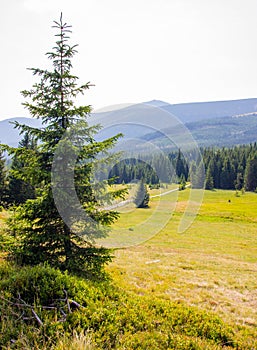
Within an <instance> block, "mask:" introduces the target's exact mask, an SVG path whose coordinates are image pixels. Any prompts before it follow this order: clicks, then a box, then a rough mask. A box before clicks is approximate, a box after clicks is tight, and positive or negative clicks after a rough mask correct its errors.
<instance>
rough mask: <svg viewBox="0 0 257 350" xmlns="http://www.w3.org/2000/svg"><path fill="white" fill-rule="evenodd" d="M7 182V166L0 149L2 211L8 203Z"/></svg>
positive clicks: (0, 198)
mask: <svg viewBox="0 0 257 350" xmlns="http://www.w3.org/2000/svg"><path fill="white" fill-rule="evenodd" d="M6 192H7V184H6V166H5V159H4V156H3V153H2V151H1V149H0V211H1V208H2V207H4V206H5V205H6V194H7V193H6Z"/></svg>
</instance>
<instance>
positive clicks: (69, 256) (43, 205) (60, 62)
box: [6, 15, 123, 275]
mask: <svg viewBox="0 0 257 350" xmlns="http://www.w3.org/2000/svg"><path fill="white" fill-rule="evenodd" d="M53 28H55V30H57V34H56V35H55V36H56V37H57V40H56V44H55V46H54V47H53V50H52V52H48V53H47V54H46V55H47V57H48V58H49V59H50V61H51V62H52V70H51V71H49V70H45V69H40V68H31V71H32V73H33V75H34V76H36V77H37V78H38V81H37V82H36V83H35V84H34V85H33V87H32V89H31V90H25V91H22V95H23V96H24V98H25V99H26V101H25V103H24V106H25V108H27V109H28V111H29V112H30V114H31V115H32V117H35V118H40V119H41V120H42V123H43V127H42V128H40V129H37V128H32V127H29V126H27V125H21V124H19V123H16V127H17V128H19V129H20V131H21V132H22V133H27V134H28V135H29V137H32V138H34V139H36V141H37V143H38V146H37V147H36V148H35V149H26V148H10V147H9V148H8V147H6V148H7V149H8V150H9V152H10V153H11V154H12V155H14V156H15V157H16V159H18V160H19V161H20V162H23V163H25V164H27V167H26V169H24V171H23V176H22V180H24V181H26V182H30V183H31V184H32V185H33V187H34V188H35V195H36V198H35V199H28V200H27V201H26V202H25V203H24V204H21V205H20V206H19V207H18V209H17V210H16V211H15V213H14V215H13V217H12V218H11V220H10V221H9V228H10V230H11V231H12V232H13V233H14V234H15V235H16V238H17V245H16V247H15V249H14V252H13V253H14V256H15V257H16V258H17V259H18V261H19V262H20V263H22V264H33V265H34V264H38V263H43V262H48V263H49V264H50V265H52V266H55V267H59V268H61V269H67V270H70V271H74V272H83V273H86V274H97V275H98V274H99V273H100V272H101V271H102V267H103V266H104V264H105V263H107V262H108V261H110V260H111V252H110V250H108V249H106V248H104V247H96V246H95V245H94V240H93V238H94V234H97V235H101V234H105V231H104V229H103V228H104V227H108V226H109V225H110V224H111V223H112V222H113V221H114V220H116V219H117V218H118V213H117V212H115V211H105V210H101V207H100V205H99V203H98V201H97V200H96V198H97V195H98V193H97V191H98V190H99V191H101V188H100V187H101V186H105V184H106V182H104V183H102V184H101V186H100V185H98V186H96V187H95V188H94V187H93V185H92V184H91V175H92V172H93V171H94V168H95V164H96V163H97V162H98V160H97V158H98V157H100V156H101V155H102V154H107V151H108V150H109V149H110V148H112V147H113V146H114V144H115V142H116V141H117V140H118V138H119V137H120V135H116V136H114V137H112V138H109V139H107V140H104V141H102V142H96V141H95V139H94V137H95V134H96V133H97V132H98V130H99V127H98V126H95V127H92V126H89V125H88V123H87V118H88V115H89V114H90V112H91V107H90V106H88V105H87V106H77V105H76V104H75V101H76V97H77V96H78V95H79V94H84V92H85V91H86V90H87V89H89V87H90V83H86V84H84V85H79V84H78V77H77V76H75V75H73V74H72V73H71V70H72V58H73V56H74V55H75V54H76V52H77V51H76V47H77V45H74V46H72V45H70V44H69V41H70V38H69V35H70V33H71V26H69V25H67V24H66V23H64V22H63V20H62V15H61V18H60V20H59V21H58V22H54V26H53ZM74 130H75V131H74ZM69 132H70V133H71V134H74V133H75V139H76V140H77V141H76V142H77V144H71V143H69V140H68V141H67V142H66V144H65V142H64V143H62V142H63V138H64V136H65V135H66V134H69ZM60 145H61V146H60ZM69 145H70V148H69ZM62 146H63V147H64V148H63V149H62ZM66 146H67V147H66ZM74 147H75V148H76V150H75V153H76V152H77V153H76V159H77V161H76V166H75V168H74V169H72V172H73V179H72V180H73V181H74V183H73V184H74V186H75V189H76V194H77V197H78V199H79V200H80V203H81V207H82V208H83V210H84V211H85V213H87V217H89V218H90V219H92V220H91V221H90V220H89V221H88V222H87V224H86V225H84V228H83V235H81V236H80V235H78V234H77V232H76V230H75V229H73V228H72V227H70V226H69V225H68V224H67V222H66V221H64V220H63V217H62V216H61V215H60V213H59V211H58V210H57V207H56V205H55V198H54V195H53V188H52V183H51V181H52V179H51V177H52V173H51V170H52V166H53V160H54V157H55V152H57V150H59V157H60V158H61V157H62V156H63V160H64V161H66V165H67V164H68V163H67V158H68V160H69V153H71V155H74V152H73V151H74ZM62 150H63V154H62ZM70 151H71V152H70ZM72 152H73V153H72ZM65 157H66V158H65ZM106 157H107V158H104V159H103V160H102V163H104V162H107V161H108V158H109V156H108V154H107V155H106ZM110 157H112V156H110ZM62 165H63V167H65V164H64V163H62V159H61V161H60V162H59V165H58V166H59V171H60V173H59V174H57V175H58V176H56V178H55V181H56V186H57V187H58V185H60V188H59V189H60V193H59V195H60V198H61V199H63V203H64V205H65V204H66V203H67V206H68V203H69V192H67V191H68V190H69V188H68V187H67V189H66V188H65V186H66V185H67V183H65V181H66V178H65V174H66V173H65V171H69V169H68V168H69V166H66V168H65V169H61V167H62ZM61 171H63V174H62V173H61ZM58 181H59V182H58ZM69 185H70V184H69V183H68V186H69ZM66 190H67V191H66ZM122 194H123V193H122V191H118V193H117V192H115V191H113V192H112V196H122ZM66 200H67V202H66ZM75 209H76V208H73V207H72V206H70V207H68V208H67V210H69V211H71V212H72V213H73V211H75ZM100 225H101V227H100Z"/></svg>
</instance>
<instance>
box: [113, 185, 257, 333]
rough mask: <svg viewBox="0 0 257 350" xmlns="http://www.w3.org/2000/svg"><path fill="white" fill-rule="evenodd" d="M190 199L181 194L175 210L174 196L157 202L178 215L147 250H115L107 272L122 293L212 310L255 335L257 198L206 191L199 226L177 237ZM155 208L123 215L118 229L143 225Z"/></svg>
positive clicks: (152, 239) (155, 201) (253, 195)
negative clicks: (121, 289) (147, 296)
mask: <svg viewBox="0 0 257 350" xmlns="http://www.w3.org/2000/svg"><path fill="white" fill-rule="evenodd" d="M188 195H189V190H186V191H183V192H179V197H178V201H177V203H176V206H174V203H173V204H172V201H174V196H175V193H171V194H170V195H167V196H164V197H161V198H160V199H158V200H161V201H163V207H164V208H165V206H166V208H167V210H170V211H172V210H174V212H173V215H172V217H171V219H170V220H169V222H168V223H167V225H166V226H165V227H164V228H163V229H162V230H161V231H160V232H159V233H158V234H157V235H155V236H154V237H152V238H151V239H150V240H148V241H147V242H145V243H144V244H141V245H138V246H134V247H130V248H126V249H121V250H117V251H116V252H115V257H116V258H115V259H114V261H113V263H112V264H111V265H110V266H109V268H108V270H109V272H110V273H111V275H112V277H113V278H114V280H115V281H116V283H118V284H119V285H120V286H121V287H122V288H126V289H127V290H130V291H132V292H135V293H137V294H139V295H150V296H157V297H159V298H163V299H169V300H172V301H181V302H186V303H187V304H189V305H194V306H198V307H200V308H201V309H205V310H211V311H213V312H215V313H216V314H217V315H219V316H221V317H222V318H223V319H224V320H226V321H227V322H229V323H231V324H237V325H239V326H240V325H245V326H248V328H249V331H250V332H256V331H254V330H255V329H256V327H257V318H256V310H257V215H256V214H257V194H255V193H245V194H243V195H242V194H240V196H236V195H235V192H232V191H213V192H212V191H206V192H205V196H204V201H203V203H202V206H201V209H200V211H199V214H198V216H197V218H196V220H195V221H194V223H193V224H192V225H191V227H190V228H189V229H188V230H187V231H186V232H185V233H184V234H178V233H177V229H178V225H179V222H180V220H181V217H182V214H183V211H184V208H185V205H186V202H187V199H188ZM157 203H158V201H157V198H155V199H154V200H153V201H152V202H151V208H150V209H148V210H144V209H142V210H137V211H136V212H135V211H133V212H131V213H130V212H126V213H121V220H120V221H119V222H118V223H117V225H119V227H122V225H140V222H141V220H145V216H146V215H148V216H149V217H150V216H151V214H152V212H153V211H154V210H155V208H156V205H157ZM162 215H165V213H164V211H162V212H161V211H159V212H158V213H157V217H159V219H160V220H161V216H162ZM255 335H257V333H255Z"/></svg>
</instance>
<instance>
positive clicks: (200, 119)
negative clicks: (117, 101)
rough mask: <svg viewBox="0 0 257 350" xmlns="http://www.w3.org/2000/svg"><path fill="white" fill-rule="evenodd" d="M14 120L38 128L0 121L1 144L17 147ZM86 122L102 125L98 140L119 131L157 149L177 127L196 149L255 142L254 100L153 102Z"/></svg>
mask: <svg viewBox="0 0 257 350" xmlns="http://www.w3.org/2000/svg"><path fill="white" fill-rule="evenodd" d="M163 116H165V118H163ZM14 120H17V121H18V122H19V123H24V124H28V125H30V126H32V127H40V126H41V122H40V120H36V119H31V118H12V119H6V120H3V121H0V142H1V143H6V144H8V145H10V146H17V144H18V142H19V140H20V139H21V136H20V135H19V131H18V130H17V129H14V127H13V124H11V122H13V121H14ZM135 121H136V122H135ZM89 123H90V124H98V123H100V124H101V125H102V126H103V129H102V131H101V132H100V134H99V138H100V139H103V138H107V137H110V136H113V135H114V134H116V133H119V132H122V133H123V134H124V135H125V138H128V139H131V138H137V139H141V140H142V141H143V142H144V141H150V142H154V143H156V144H158V147H165V146H166V140H165V135H166V134H167V133H168V134H172V133H173V134H174V133H176V127H177V126H178V125H184V126H185V127H186V128H187V129H188V130H189V132H190V133H191V134H192V136H193V137H194V139H195V140H196V142H197V143H198V144H199V145H200V146H227V145H229V146H231V145H236V144H246V143H251V142H255V141H256V139H257V137H256V135H257V98H251V99H242V100H232V101H217V102H199V103H183V104H169V103H166V102H163V101H158V100H153V101H150V102H146V103H142V104H135V105H130V106H128V107H125V108H121V109H117V110H114V111H109V112H102V113H93V114H92V116H91V117H90V118H89ZM152 125H154V126H158V127H151V126H152ZM181 136H182V137H183V135H181Z"/></svg>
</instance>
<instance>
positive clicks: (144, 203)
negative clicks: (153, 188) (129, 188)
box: [134, 179, 150, 208]
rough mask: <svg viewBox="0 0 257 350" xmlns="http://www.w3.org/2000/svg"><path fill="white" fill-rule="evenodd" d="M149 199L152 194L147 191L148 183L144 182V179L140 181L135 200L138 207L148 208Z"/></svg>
mask: <svg viewBox="0 0 257 350" xmlns="http://www.w3.org/2000/svg"><path fill="white" fill-rule="evenodd" d="M149 200H150V195H149V193H148V191H147V187H146V184H145V183H144V180H143V179H142V180H141V181H140V182H139V185H138V189H137V192H136V196H135V200H134V202H135V204H136V206H137V208H148V206H149V205H148V204H149Z"/></svg>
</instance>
